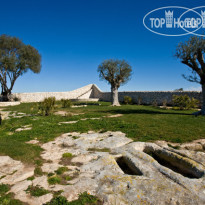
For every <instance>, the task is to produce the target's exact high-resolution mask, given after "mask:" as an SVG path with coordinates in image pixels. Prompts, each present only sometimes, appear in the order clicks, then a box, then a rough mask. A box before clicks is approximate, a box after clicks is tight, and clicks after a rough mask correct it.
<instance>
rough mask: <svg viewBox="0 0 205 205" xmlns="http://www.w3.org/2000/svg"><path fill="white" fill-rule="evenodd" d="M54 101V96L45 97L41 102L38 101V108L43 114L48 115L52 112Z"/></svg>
mask: <svg viewBox="0 0 205 205" xmlns="http://www.w3.org/2000/svg"><path fill="white" fill-rule="evenodd" d="M55 103H56V98H55V97H49V98H45V99H44V100H43V101H42V102H40V103H39V105H38V109H39V111H40V112H41V113H42V114H43V115H45V116H48V115H50V114H51V113H52V112H53V110H54V107H55Z"/></svg>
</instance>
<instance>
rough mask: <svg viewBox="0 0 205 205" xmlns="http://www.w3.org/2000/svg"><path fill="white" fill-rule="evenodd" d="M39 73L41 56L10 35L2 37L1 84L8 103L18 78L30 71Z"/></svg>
mask: <svg viewBox="0 0 205 205" xmlns="http://www.w3.org/2000/svg"><path fill="white" fill-rule="evenodd" d="M29 69H30V70H31V71H33V72H34V73H39V72H40V70H41V56H40V54H39V53H38V51H37V50H36V49H35V48H33V47H32V46H30V45H25V44H24V43H23V42H22V41H21V40H20V39H18V38H16V37H11V36H8V35H1V36H0V83H1V87H2V92H1V94H2V96H3V100H5V101H7V100H8V97H9V95H10V94H11V91H12V89H13V87H14V83H15V82H16V80H17V78H18V77H19V76H21V75H23V74H24V73H26V72H27V71H28V70H29Z"/></svg>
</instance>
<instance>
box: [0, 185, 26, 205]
mask: <svg viewBox="0 0 205 205" xmlns="http://www.w3.org/2000/svg"><path fill="white" fill-rule="evenodd" d="M9 190H10V186H9V185H7V184H0V204H1V205H23V203H22V202H21V201H19V200H16V199H14V194H13V193H9V194H6V193H7V192H8V191H9Z"/></svg>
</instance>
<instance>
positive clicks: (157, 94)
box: [98, 91, 202, 105]
mask: <svg viewBox="0 0 205 205" xmlns="http://www.w3.org/2000/svg"><path fill="white" fill-rule="evenodd" d="M185 94H186V95H188V96H189V97H194V98H196V99H198V100H199V101H201V97H202V96H201V92H197V91H182V92H174V91H146V92H143V91H132V92H131V91H125V92H119V101H121V102H122V101H123V99H124V96H130V97H131V98H132V100H133V102H134V103H138V101H139V99H141V104H145V105H150V104H152V103H153V102H154V101H156V102H157V104H158V105H162V103H163V101H164V100H166V101H167V104H170V105H171V104H172V98H173V95H185ZM98 98H99V99H100V100H102V101H110V99H111V93H110V92H102V93H101V94H100V95H99V96H98Z"/></svg>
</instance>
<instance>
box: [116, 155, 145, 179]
mask: <svg viewBox="0 0 205 205" xmlns="http://www.w3.org/2000/svg"><path fill="white" fill-rule="evenodd" d="M116 162H117V164H118V166H119V167H120V168H121V170H122V171H123V172H124V173H125V174H128V175H140V176H141V175H143V174H142V172H141V171H140V170H139V169H138V168H137V167H136V166H135V165H134V163H133V162H132V161H131V160H129V159H128V158H126V157H119V158H117V159H116Z"/></svg>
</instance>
